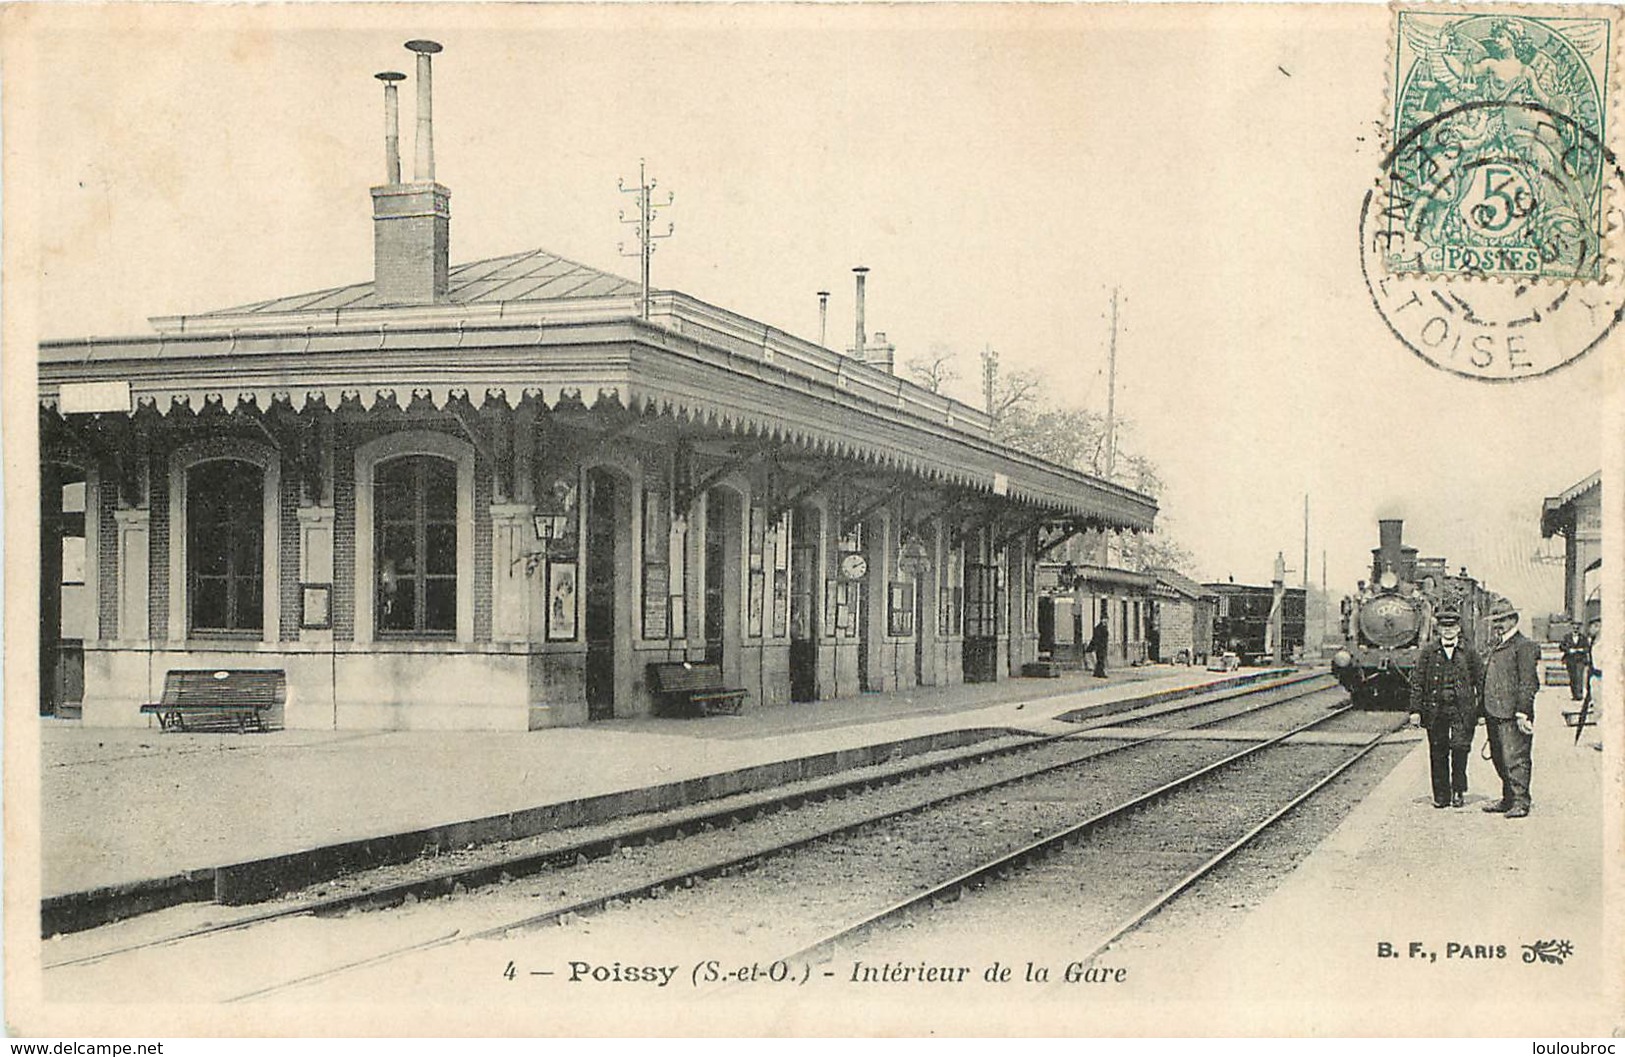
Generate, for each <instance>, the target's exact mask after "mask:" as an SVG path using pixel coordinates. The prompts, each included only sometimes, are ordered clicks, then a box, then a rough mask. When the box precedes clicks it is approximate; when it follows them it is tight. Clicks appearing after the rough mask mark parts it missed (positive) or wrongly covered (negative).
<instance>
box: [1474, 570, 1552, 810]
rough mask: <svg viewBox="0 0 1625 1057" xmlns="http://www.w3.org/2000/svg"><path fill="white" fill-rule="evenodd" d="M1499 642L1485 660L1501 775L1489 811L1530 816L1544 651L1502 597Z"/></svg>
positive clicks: (1496, 609) (1493, 611)
mask: <svg viewBox="0 0 1625 1057" xmlns="http://www.w3.org/2000/svg"><path fill="white" fill-rule="evenodd" d="M1489 619H1490V627H1491V629H1492V630H1493V631H1494V633H1495V636H1496V640H1497V641H1496V643H1495V645H1494V646H1492V647H1491V648H1490V655H1489V657H1488V658H1487V659H1486V660H1485V662H1484V725H1485V729H1486V731H1487V733H1488V734H1489V738H1490V759H1491V760H1493V761H1494V762H1495V773H1496V774H1498V775H1500V776H1501V799H1500V800H1497V801H1496V802H1494V803H1492V804H1485V805H1484V810H1485V811H1502V812H1505V813H1506V817H1507V818H1523V817H1524V816H1526V815H1528V814H1529V754H1530V750H1531V749H1532V748H1533V747H1534V742H1535V694H1536V693H1537V692H1538V691H1539V690H1540V681H1539V675H1538V669H1539V668H1540V647H1539V646H1537V645H1535V644H1534V643H1533V642H1531V641H1530V640H1529V639H1527V638H1525V637H1524V636H1523V634H1522V633H1521V632H1520V631H1518V611H1517V609H1515V608H1514V607H1513V605H1512V603H1511V602H1510V601H1508V600H1507V599H1505V598H1497V599H1496V600H1495V601H1494V602H1493V603H1491V605H1490V617H1489Z"/></svg>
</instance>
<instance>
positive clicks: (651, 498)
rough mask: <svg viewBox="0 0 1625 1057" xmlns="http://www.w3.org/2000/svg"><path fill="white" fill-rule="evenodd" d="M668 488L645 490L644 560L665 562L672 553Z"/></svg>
mask: <svg viewBox="0 0 1625 1057" xmlns="http://www.w3.org/2000/svg"><path fill="white" fill-rule="evenodd" d="M669 502H670V501H669V500H668V499H667V497H666V488H665V485H664V484H662V485H660V486H659V487H648V488H645V489H644V490H643V560H644V561H645V562H665V561H667V560H668V559H669V556H670V553H671V518H670V516H669V515H670V509H669V506H668V504H669Z"/></svg>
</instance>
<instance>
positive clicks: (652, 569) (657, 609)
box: [643, 565, 671, 639]
mask: <svg viewBox="0 0 1625 1057" xmlns="http://www.w3.org/2000/svg"><path fill="white" fill-rule="evenodd" d="M670 605H671V570H669V569H667V568H666V567H665V566H664V565H645V566H644V567H643V637H644V638H646V639H664V638H667V637H668V635H669V633H670V628H671V624H670V621H669V620H667V617H666V614H667V610H668V608H669V607H670Z"/></svg>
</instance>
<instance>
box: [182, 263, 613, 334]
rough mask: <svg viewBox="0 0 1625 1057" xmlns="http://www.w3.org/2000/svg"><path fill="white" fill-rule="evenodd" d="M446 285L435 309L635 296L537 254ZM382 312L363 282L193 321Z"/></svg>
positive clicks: (479, 269)
mask: <svg viewBox="0 0 1625 1057" xmlns="http://www.w3.org/2000/svg"><path fill="white" fill-rule="evenodd" d="M447 282H448V284H449V287H448V289H447V291H446V295H445V297H444V298H441V299H438V300H437V302H436V303H437V304H455V305H475V304H500V303H507V302H513V301H553V300H558V299H561V298H580V297H626V296H629V295H632V296H635V295H637V294H638V292H639V287H638V284H637V283H635V282H632V281H631V280H630V279H623V278H621V277H620V276H618V275H611V274H610V273H608V272H602V271H599V270H598V269H597V268H589V267H588V266H587V265H585V264H578V263H577V262H575V261H572V260H566V259H565V258H563V257H560V256H559V255H558V254H556V253H549V252H547V251H546V250H541V249H537V250H528V251H526V252H524V253H514V254H510V255H508V256H506V257H491V258H489V259H487V260H483V261H472V262H470V263H468V264H457V265H453V266H452V268H451V270H450V271H449V272H448V273H447ZM386 307H389V306H388V305H386V304H385V303H384V302H382V301H379V300H378V294H377V291H376V290H375V289H374V284H373V283H372V282H365V283H352V284H351V285H349V286H338V287H333V288H332V289H328V290H317V291H314V292H312V293H305V294H293V295H291V296H288V297H276V298H272V299H271V300H269V301H256V302H254V303H253V304H248V305H238V306H237V307H234V308H222V309H217V310H215V311H212V312H200V313H198V314H197V317H196V318H203V319H207V318H209V317H211V316H237V315H274V314H279V313H285V312H319V311H323V310H326V309H337V308H386Z"/></svg>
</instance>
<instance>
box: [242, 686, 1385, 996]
mask: <svg viewBox="0 0 1625 1057" xmlns="http://www.w3.org/2000/svg"><path fill="white" fill-rule="evenodd" d="M1274 688H1276V687H1271V689H1274ZM1331 689H1333V688H1332V687H1318V688H1315V689H1312V690H1308V691H1306V692H1305V693H1303V694H1300V695H1297V696H1294V697H1289V698H1287V699H1285V700H1284V701H1271V702H1269V703H1267V704H1264V705H1254V706H1251V707H1250V708H1248V709H1245V710H1243V711H1242V712H1238V713H1232V714H1230V715H1226V716H1220V717H1217V718H1215V719H1212V720H1207V721H1204V722H1203V723H1200V724H1197V725H1196V727H1185V728H1177V729H1174V730H1165V731H1159V732H1157V733H1156V734H1153V735H1149V736H1147V737H1144V738H1138V739H1135V740H1134V741H1132V742H1130V743H1128V744H1124V745H1117V746H1112V747H1110V748H1108V749H1107V750H1106V751H1104V752H1100V753H1095V754H1093V755H1090V756H1085V757H1082V758H1080V759H1076V760H1070V761H1065V762H1063V763H1059V764H1049V765H1045V766H1044V767H1041V768H1037V769H1034V770H1031V771H1026V772H1023V773H1021V774H1019V775H1016V776H1014V777H1008V778H1003V779H1000V780H998V781H996V782H991V783H987V784H984V785H980V786H976V787H974V788H970V789H964V790H958V791H955V792H952V793H948V794H945V795H943V796H940V797H935V798H932V799H930V800H927V801H924V802H921V803H916V804H913V805H910V806H907V807H903V808H899V809H896V810H892V811H888V812H884V813H882V814H879V815H874V816H868V817H865V818H863V819H858V820H855V821H852V822H848V823H842V824H838V825H835V826H832V827H828V828H826V829H822V830H820V831H818V832H816V833H812V834H807V835H803V836H801V837H798V838H795V839H794V840H789V841H780V842H778V843H775V844H773V845H772V846H770V847H767V848H762V849H758V850H756V851H747V852H742V853H740V854H738V855H732V856H728V857H726V858H723V859H717V860H712V861H711V862H708V863H704V864H702V865H700V866H694V867H685V868H683V869H681V870H677V871H674V872H672V873H668V874H665V875H663V876H661V877H658V878H655V879H652V880H650V879H645V880H641V881H638V882H637V883H636V884H634V885H631V886H628V887H624V888H621V889H619V890H617V891H615V892H612V893H608V894H603V893H600V894H596V895H592V896H588V897H586V898H584V899H580V900H577V901H575V902H573V903H570V904H568V905H565V906H555V907H550V908H548V909H546V910H543V911H541V912H539V913H536V914H531V915H527V916H526V917H523V918H519V919H517V920H513V921H507V922H503V923H501V924H499V925H493V926H490V927H488V928H484V929H480V930H477V931H474V932H468V933H462V932H455V933H452V934H449V935H446V936H443V937H440V938H438V939H434V940H428V941H425V942H420V943H414V944H409V945H406V946H403V947H400V948H398V949H396V950H392V951H385V952H382V953H380V954H377V955H373V956H371V957H368V958H365V959H362V960H360V961H357V962H355V963H352V964H350V965H345V966H335V967H333V968H330V969H326V970H322V971H321V972H319V973H314V974H308V975H306V976H302V977H299V978H297V979H294V980H287V981H282V982H280V983H276V984H270V985H266V986H264V987H260V988H257V989H255V990H254V991H252V992H248V993H245V994H242V995H237V996H234V997H232V998H229V999H226V1000H225V1001H226V1002H238V1001H244V1000H247V999H249V998H261V997H265V996H266V995H270V994H274V993H276V992H279V991H285V990H290V989H292V988H295V987H299V986H302V985H304V984H307V983H311V982H314V981H315V980H318V979H325V978H328V977H331V976H335V975H338V974H340V973H343V972H348V971H350V970H351V969H357V968H364V967H366V966H371V965H376V964H379V963H381V962H385V961H389V960H391V959H393V958H397V957H404V956H406V955H408V954H415V953H418V952H420V951H424V950H428V949H431V948H435V947H441V946H446V945H448V944H451V943H466V942H473V941H475V940H483V939H499V938H501V937H503V936H506V935H507V934H509V933H511V932H516V931H520V930H523V929H529V928H536V927H538V926H541V925H546V924H550V923H553V922H556V921H559V920H561V919H563V918H566V917H568V916H570V915H574V914H589V913H593V912H595V911H598V910H602V909H603V908H604V907H606V906H608V905H610V904H613V903H629V902H632V901H634V900H637V899H643V898H647V897H649V896H652V895H654V894H656V893H660V892H664V891H666V890H668V889H673V888H678V887H689V886H692V885H693V883H694V882H695V881H699V880H706V879H709V878H712V877H716V876H720V875H724V874H727V873H728V872H730V871H732V870H737V869H740V868H742V867H745V866H748V865H750V864H751V863H754V862H758V861H760V860H762V859H766V858H770V857H772V856H774V855H779V854H782V853H784V852H789V851H795V850H798V849H800V848H803V847H806V846H808V845H811V844H815V843H817V842H819V841H823V840H827V839H829V838H831V837H836V836H840V835H841V834H843V833H847V832H850V831H853V830H858V829H863V828H865V827H867V826H871V825H874V824H876V823H879V822H885V821H888V820H890V819H892V818H898V817H901V816H904V815H910V814H919V813H921V812H923V811H927V810H930V809H931V808H933V807H938V806H941V805H943V804H945V803H949V802H951V801H954V800H960V799H965V798H967V797H971V796H976V795H978V794H981V793H985V792H988V791H990V790H993V789H998V788H1001V787H1003V786H1006V785H1010V784H1012V783H1015V782H1021V781H1025V780H1027V779H1029V778H1032V777H1035V776H1038V775H1042V774H1047V773H1050V772H1052V771H1056V770H1062V769H1065V768H1068V767H1077V766H1079V765H1082V764H1086V763H1088V762H1090V761H1093V760H1098V759H1100V758H1102V757H1104V756H1108V755H1112V754H1114V753H1116V752H1118V751H1121V750H1123V749H1128V748H1133V747H1135V746H1138V745H1144V744H1147V743H1148V742H1153V741H1160V740H1162V739H1164V738H1167V737H1168V736H1169V735H1171V734H1175V733H1180V732H1181V731H1183V730H1194V729H1197V728H1199V727H1201V726H1205V725H1207V724H1209V723H1220V722H1224V721H1226V720H1229V719H1233V718H1235V717H1236V716H1238V715H1245V714H1247V713H1248V712H1254V711H1258V710H1260V709H1263V708H1269V707H1274V706H1276V705H1281V704H1287V703H1290V702H1292V701H1296V700H1299V699H1300V698H1302V697H1307V696H1309V695H1310V694H1313V693H1321V692H1323V691H1326V690H1331ZM1255 692H1257V691H1255ZM1209 703H1210V702H1209ZM1193 707H1194V706H1193ZM1353 711H1354V709H1353V707H1352V706H1345V707H1343V708H1340V709H1337V710H1336V711H1332V712H1328V713H1326V714H1325V715H1323V716H1317V717H1316V718H1315V719H1313V720H1311V721H1310V722H1309V723H1306V724H1303V725H1301V726H1298V727H1294V728H1293V729H1292V730H1289V731H1287V732H1285V733H1283V734H1280V735H1277V736H1274V737H1272V738H1270V739H1268V740H1267V741H1265V742H1262V743H1259V744H1256V745H1251V746H1249V747H1247V748H1246V749H1243V750H1242V751H1240V752H1238V753H1234V754H1232V755H1230V756H1227V757H1225V758H1224V759H1222V760H1219V761H1218V762H1217V763H1215V764H1209V765H1206V766H1204V767H1202V768H1201V769H1200V770H1198V771H1196V772H1193V773H1192V774H1190V775H1187V776H1185V777H1184V778H1179V779H1174V780H1172V781H1170V782H1167V783H1164V784H1163V785H1162V786H1159V787H1158V788H1157V789H1155V790H1152V791H1151V793H1148V794H1145V795H1144V797H1141V798H1136V799H1135V800H1133V801H1130V802H1128V803H1127V804H1125V805H1120V806H1119V807H1118V808H1115V809H1110V810H1109V811H1108V812H1105V813H1103V814H1113V813H1115V812H1126V811H1128V810H1132V809H1135V808H1137V807H1138V806H1143V804H1142V803H1141V802H1142V801H1143V800H1148V799H1149V798H1152V797H1156V796H1160V795H1163V794H1165V793H1167V792H1171V791H1173V790H1175V789H1177V788H1179V787H1180V786H1181V785H1183V784H1185V783H1186V782H1189V781H1191V780H1193V779H1194V778H1196V777H1198V776H1200V775H1203V774H1206V773H1208V772H1210V771H1213V770H1215V769H1216V768H1218V767H1221V766H1224V765H1227V764H1229V763H1231V762H1234V761H1235V760H1238V759H1241V758H1243V757H1245V756H1248V755H1251V754H1252V753H1254V752H1257V751H1259V750H1261V749H1264V748H1268V747H1270V746H1271V745H1275V744H1278V743H1280V742H1282V741H1284V740H1286V739H1287V738H1290V737H1293V736H1294V735H1296V734H1301V733H1303V732H1304V731H1306V730H1308V729H1309V728H1311V727H1314V726H1317V725H1319V724H1321V723H1324V722H1327V721H1328V720H1331V719H1334V718H1336V717H1338V716H1342V715H1346V714H1348V713H1350V712H1353ZM1074 736H1076V735H1075V734H1073V733H1068V734H1065V735H1062V736H1061V737H1063V738H1067V737H1074ZM1052 740H1054V739H1052ZM1101 818H1102V816H1101V815H1097V816H1095V817H1094V819H1092V820H1089V821H1098V820H1100V819H1101ZM1088 824H1089V822H1085V823H1084V824H1083V825H1088ZM1078 828H1079V827H1077V826H1074V827H1069V828H1068V830H1064V831H1062V833H1061V834H1060V835H1058V836H1057V837H1052V838H1045V839H1044V840H1041V841H1038V842H1035V843H1034V844H1031V845H1028V846H1026V848H1024V849H1020V850H1018V851H1017V852H1016V853H1012V855H1020V854H1021V853H1022V852H1023V851H1030V850H1031V849H1033V848H1035V847H1038V846H1040V845H1046V844H1050V843H1053V842H1054V841H1055V840H1057V839H1064V837H1065V836H1066V835H1067V834H1069V833H1071V832H1073V831H1075V830H1077V829H1078ZM1007 858H1008V857H1007ZM1000 862H1001V863H1002V862H1003V860H1002V859H1001V860H1000ZM990 868H998V867H996V866H995V867H979V868H977V869H976V870H973V871H970V873H968V874H963V875H961V877H960V878H956V879H955V880H953V881H949V882H947V883H946V884H944V885H942V886H939V888H952V887H954V886H955V885H956V884H958V883H961V879H962V878H964V877H968V876H970V874H979V873H982V872H985V871H986V870H987V869H990ZM937 890H938V889H932V890H929V892H928V893H926V894H925V897H926V898H929V897H930V892H935V891H937ZM918 902H920V897H913V898H911V899H909V900H905V901H903V902H902V903H899V904H896V905H894V907H892V908H888V910H887V911H883V912H882V915H889V914H890V913H896V912H900V909H906V907H907V906H911V905H914V904H915V903H918ZM882 915H877V916H875V917H874V918H872V919H866V920H865V922H864V923H861V924H860V925H859V926H855V927H854V929H855V930H857V931H861V930H862V929H864V928H867V927H868V926H869V924H872V923H874V921H878V920H879V919H880V917H881V916H882ZM822 943H823V941H821V945H822ZM812 949H814V948H805V950H806V951H811V950H812ZM800 953H801V952H798V954H796V955H789V956H788V957H787V958H786V959H785V960H789V959H791V958H796V957H799V956H800Z"/></svg>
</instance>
